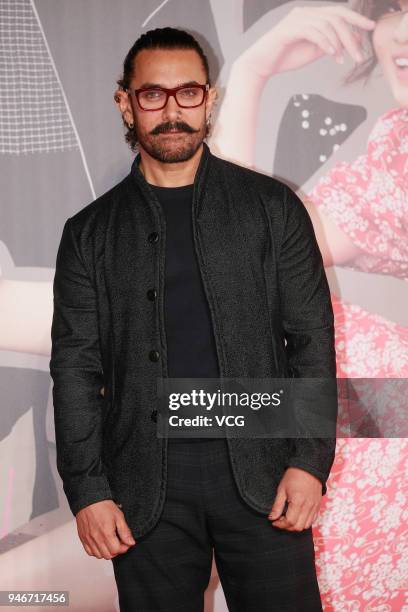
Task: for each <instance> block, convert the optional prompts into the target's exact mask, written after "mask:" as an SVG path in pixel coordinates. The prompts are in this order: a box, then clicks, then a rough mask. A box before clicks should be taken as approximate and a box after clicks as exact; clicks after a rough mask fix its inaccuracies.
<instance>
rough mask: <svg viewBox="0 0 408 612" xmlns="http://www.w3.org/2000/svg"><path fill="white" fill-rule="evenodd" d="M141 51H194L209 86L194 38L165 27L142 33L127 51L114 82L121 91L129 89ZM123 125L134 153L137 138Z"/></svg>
mask: <svg viewBox="0 0 408 612" xmlns="http://www.w3.org/2000/svg"><path fill="white" fill-rule="evenodd" d="M142 49H192V50H193V51H196V53H197V54H198V55H199V57H200V59H201V63H202V66H203V68H204V71H205V77H206V82H207V83H209V84H210V86H211V81H210V69H209V65H208V59H207V56H206V55H205V53H204V51H203V49H202V47H201V45H200V44H199V42H198V41H197V40H196V39H195V38H194V36H192V34H190V33H189V32H186V31H185V30H181V29H179V28H171V27H165V28H155V29H154V30H149V31H148V32H144V33H143V34H142V35H141V36H139V38H138V39H137V40H136V42H135V43H134V44H133V46H132V47H131V48H130V49H129V51H128V53H127V55H126V57H125V60H124V62H123V74H122V76H121V77H120V78H119V79H118V80H117V81H116V83H117V84H118V85H119V87H120V88H121V89H123V90H125V89H128V88H129V86H130V81H131V79H132V76H133V69H134V63H135V58H136V56H137V54H138V53H139V52H140V51H142ZM123 123H124V125H125V126H126V127H127V128H128V130H127V132H126V134H125V140H126V142H127V143H128V144H129V146H130V148H131V149H132V151H136V150H137V138H136V133H135V130H134V127H133V128H129V127H128V126H127V124H126V123H125V121H123ZM207 131H208V129H207Z"/></svg>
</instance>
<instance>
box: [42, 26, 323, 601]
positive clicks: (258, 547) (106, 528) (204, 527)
mask: <svg viewBox="0 0 408 612" xmlns="http://www.w3.org/2000/svg"><path fill="white" fill-rule="evenodd" d="M118 83H119V85H120V88H119V90H118V91H117V92H115V100H116V103H117V106H118V108H119V110H120V112H121V114H122V118H123V121H124V123H125V124H126V126H127V127H128V131H127V134H126V140H127V141H128V143H129V144H130V146H131V148H132V150H136V147H138V149H139V154H138V155H137V157H136V158H135V160H134V161H133V164H132V168H131V172H130V173H129V175H128V176H127V177H125V179H123V181H121V182H120V183H119V184H118V185H116V186H114V187H113V188H112V189H111V190H109V191H108V192H107V193H105V194H103V195H102V196H100V197H99V198H98V199H97V200H95V201H94V202H92V203H90V204H89V205H88V206H86V207H85V208H83V209H82V210H80V211H79V212H78V213H76V214H75V215H73V216H72V217H70V218H69V219H68V220H67V222H66V224H65V226H64V229H63V234H62V238H61V243H60V247H59V250H58V255H57V263H56V271H55V279H54V318H53V324H52V355H51V360H50V371H51V375H52V377H53V381H54V387H53V398H54V408H55V427H56V441H57V465H58V470H59V473H60V475H61V477H62V479H63V484H64V491H65V493H66V495H67V498H68V502H69V505H70V508H71V510H72V512H73V514H74V515H75V516H76V520H77V526H78V533H79V537H80V539H81V541H82V543H83V546H84V548H85V550H86V552H87V553H88V554H89V555H93V556H95V557H97V558H104V559H112V562H113V566H114V571H115V579H116V583H117V586H118V592H119V601H120V607H121V610H129V611H130V610H137V611H138V612H139V611H143V610H157V611H160V610H174V611H176V610H177V611H178V610H191V611H192V612H193V611H194V612H197V611H199V610H202V609H203V593H204V591H205V589H206V587H207V585H208V581H209V578H210V574H211V562H212V552H213V549H214V554H215V560H216V564H217V569H218V573H219V576H220V580H221V583H222V586H223V589H224V593H225V596H226V600H227V604H228V607H229V609H230V610H252V609H253V610H257V611H259V612H261V611H262V610H265V611H266V610H268V611H270V610H302V612H303V611H308V610H310V611H315V610H321V609H322V608H321V603H320V595H319V588H318V584H317V577H316V570H315V564H314V547H313V538H312V530H311V525H312V522H313V521H314V520H315V518H316V516H317V514H318V510H319V505H320V502H321V497H322V494H325V492H326V484H325V483H326V480H327V477H328V475H329V472H330V468H331V466H332V463H333V460H334V449H335V439H332V438H330V439H329V438H325V439H324V438H319V439H314V438H309V439H307V438H296V439H295V438H294V439H283V438H266V439H265V438H255V439H249V438H247V439H246V438H228V439H225V438H218V439H217V438H213V439H209V438H208V439H206V438H202V439H193V438H191V439H190V440H188V439H187V440H182V441H181V440H176V439H169V438H166V437H165V438H163V437H160V436H158V435H157V431H156V427H157V425H156V422H157V414H158V407H159V405H158V394H157V379H158V378H160V377H163V378H166V377H173V378H182V377H185V378H192V377H197V378H215V377H221V378H227V377H250V378H262V377H265V378H266V377H323V378H324V377H329V378H330V377H335V354H334V330H333V313H332V310H331V302H330V295H329V289H328V284H327V280H326V277H325V273H324V268H323V265H322V259H321V256H320V252H319V250H318V247H317V243H316V239H315V236H314V233H313V229H312V224H311V221H310V219H309V217H308V215H307V212H306V211H305V208H304V206H303V205H302V202H301V201H300V200H299V198H298V197H297V196H296V194H295V193H294V192H293V191H292V190H291V189H289V188H288V187H287V186H286V185H284V184H283V183H282V182H280V181H278V180H276V179H274V178H271V177H268V176H265V175H263V174H261V173H258V172H255V171H253V170H249V169H246V168H241V167H240V166H238V165H236V164H233V163H231V162H228V161H226V160H222V159H220V158H218V157H216V156H215V155H213V154H212V153H211V152H210V150H209V147H208V145H207V144H206V143H205V142H204V139H205V137H206V135H207V133H208V129H209V121H210V115H211V110H212V108H213V104H214V100H215V97H216V91H215V89H214V87H212V86H211V83H210V77H209V70H208V62H207V59H206V56H205V54H204V53H203V51H202V48H201V47H200V45H199V44H198V43H197V41H196V40H195V39H194V38H193V37H192V36H191V35H189V34H188V33H186V32H184V31H182V30H178V29H174V28H162V29H156V30H152V31H149V32H147V33H145V34H143V35H142V36H141V37H140V38H139V39H138V41H136V43H135V44H134V45H133V47H132V48H131V49H130V51H129V53H128V55H127V57H126V59H125V62H124V74H123V78H122V79H120V81H119V82H118ZM243 86H245V84H243ZM237 129H238V128H237ZM286 506H287V511H286V514H285V507H286Z"/></svg>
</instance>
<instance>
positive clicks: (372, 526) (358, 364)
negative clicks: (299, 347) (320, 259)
mask: <svg viewBox="0 0 408 612" xmlns="http://www.w3.org/2000/svg"><path fill="white" fill-rule="evenodd" d="M407 154H408V109H393V110H390V111H388V112H387V113H385V114H383V115H382V116H381V117H380V118H379V119H378V120H377V122H376V124H375V125H374V128H373V130H372V131H371V133H370V136H369V139H368V146H367V152H366V153H365V154H363V155H360V156H359V157H357V159H356V160H355V161H354V162H352V163H348V162H340V163H338V164H336V165H335V166H334V167H333V168H332V169H331V171H330V172H329V173H328V174H327V175H326V176H324V177H322V178H321V179H320V180H319V182H318V183H317V185H316V186H315V187H314V189H313V190H312V192H311V194H310V199H311V200H312V201H313V202H314V203H315V204H316V205H317V206H319V207H321V208H322V210H324V211H325V212H326V213H327V214H328V215H330V216H331V217H332V219H334V221H335V222H336V224H337V225H338V227H339V228H341V229H342V230H343V231H344V232H345V233H346V234H347V235H348V236H349V237H350V238H351V240H352V241H353V242H354V243H355V244H356V245H357V246H358V247H359V248H360V249H361V250H362V253H361V255H359V256H358V257H357V258H356V259H355V260H353V266H354V267H355V268H357V269H359V270H362V271H364V272H367V273H370V272H374V273H380V274H388V275H392V276H395V277H398V278H401V279H406V278H407V276H408V240H407V238H408V197H407V196H408V155H407ZM390 299H392V296H390ZM332 303H333V309H334V315H335V334H336V353H337V367H338V377H339V378H346V377H348V378H367V379H368V378H375V379H376V380H373V381H371V382H370V381H368V384H370V385H372V386H373V389H374V388H375V385H376V384H379V383H380V382H381V381H379V380H378V379H380V378H398V379H399V380H398V381H396V382H398V384H400V383H401V384H403V383H405V380H404V378H407V377H408V328H407V327H404V326H403V325H398V324H396V323H393V322H391V321H388V320H387V319H385V318H383V317H381V316H379V315H377V314H375V313H373V312H368V311H367V310H364V309H363V308H361V307H360V306H357V305H354V304H351V303H348V302H345V301H343V300H341V299H340V298H339V297H337V296H335V295H332ZM401 307H403V306H402V305H401ZM362 382H363V384H364V381H362ZM403 398H404V394H403V393H401V392H398V394H397V404H398V405H396V404H395V402H394V409H397V410H398V408H400V409H401V406H402V404H403V403H404V402H403ZM394 399H395V398H391V401H390V402H389V404H390V406H392V403H393V400H394ZM402 408H403V407H402ZM394 412H395V410H394ZM384 414H385V413H384ZM403 418H404V422H405V419H406V411H405V414H404V415H403ZM363 435H364V434H363ZM396 435H404V434H398V433H397V434H396ZM407 474H408V439H407V438H398V437H389V438H387V437H382V438H380V437H378V438H377V437H371V438H362V437H354V438H344V437H340V438H338V440H337V446H336V457H335V460H334V464H333V467H332V470H331V473H330V477H329V481H328V491H327V495H326V496H325V497H324V498H323V500H322V506H321V511H320V514H319V517H318V519H317V521H316V523H315V524H313V535H314V542H315V549H316V566H317V570H318V579H319V586H320V590H321V594H322V602H323V609H324V610H325V611H331V610H333V611H334V610H335V611H336V612H339V611H342V612H357V611H359V612H363V611H367V612H368V611H372V610H378V611H379V610H381V612H385V611H387V612H390V611H392V610H407V611H408V591H407V568H408V546H407V535H408V532H407V528H406V524H407V518H408V513H407V507H408V505H407V504H408V489H407V482H408V480H407Z"/></svg>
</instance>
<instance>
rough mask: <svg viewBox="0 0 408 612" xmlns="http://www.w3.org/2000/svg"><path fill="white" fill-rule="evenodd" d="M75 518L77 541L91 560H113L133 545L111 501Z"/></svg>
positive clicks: (91, 507) (120, 513) (123, 517)
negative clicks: (94, 558)
mask: <svg viewBox="0 0 408 612" xmlns="http://www.w3.org/2000/svg"><path fill="white" fill-rule="evenodd" d="M75 518H76V521H77V529H78V535H79V538H80V540H81V542H82V544H83V546H84V548H85V550H86V552H87V553H88V555H90V556H93V557H97V558H98V559H107V560H108V559H112V558H113V557H116V556H117V555H120V554H122V553H125V552H126V551H127V550H128V549H129V548H130V547H131V546H133V545H134V544H136V540H135V539H134V538H133V536H132V532H131V531H130V529H129V527H128V525H127V523H126V521H125V516H124V514H123V512H122V510H121V509H120V508H119V506H118V505H117V504H116V503H115V502H114V501H113V500H112V499H104V500H103V501H100V502H96V503H95V504H90V505H89V506H86V507H85V508H82V509H81V510H80V511H79V512H77V514H76V516H75ZM118 536H119V537H118Z"/></svg>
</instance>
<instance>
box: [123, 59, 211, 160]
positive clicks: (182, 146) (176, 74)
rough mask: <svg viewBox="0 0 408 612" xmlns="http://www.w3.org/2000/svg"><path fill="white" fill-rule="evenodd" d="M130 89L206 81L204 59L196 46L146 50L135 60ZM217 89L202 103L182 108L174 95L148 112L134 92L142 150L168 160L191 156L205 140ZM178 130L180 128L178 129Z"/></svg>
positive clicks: (136, 118) (137, 132) (157, 157)
mask: <svg viewBox="0 0 408 612" xmlns="http://www.w3.org/2000/svg"><path fill="white" fill-rule="evenodd" d="M133 72H134V76H133V78H132V80H131V83H130V89H131V90H134V89H140V88H142V87H146V86H148V87H150V86H152V85H153V86H160V87H167V88H171V87H178V86H179V85H182V84H184V83H191V82H193V81H195V82H197V83H200V84H205V82H206V74H205V70H204V67H203V65H202V63H201V58H200V56H199V55H198V53H197V52H196V51H194V50H193V49H143V50H142V51H140V52H139V53H138V54H137V56H136V58H135V61H134V70H133ZM213 95H214V92H213V91H211V95H210V96H208V97H207V100H205V101H204V102H203V104H202V105H201V106H197V107H195V108H181V107H179V106H178V104H177V102H176V100H175V99H174V97H173V96H169V98H168V101H167V104H166V106H165V107H164V108H162V109H161V110H154V111H145V110H142V109H141V108H140V106H139V105H138V103H137V100H136V97H135V95H134V94H132V95H131V99H130V102H131V105H132V111H133V119H134V124H135V128H134V129H135V130H136V135H137V139H138V143H139V149H143V150H144V151H145V152H146V153H148V154H149V155H150V156H151V157H153V158H154V159H157V160H159V161H161V162H164V163H175V162H181V161H186V160H188V159H190V158H191V157H192V156H193V155H194V153H195V152H196V151H197V149H198V148H199V147H200V145H201V143H202V142H203V140H204V138H205V134H206V119H207V117H208V115H209V113H210V110H211V105H212V97H213ZM175 130H176V131H175Z"/></svg>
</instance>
